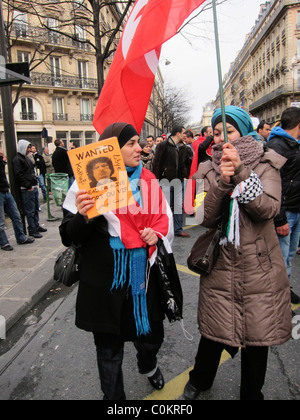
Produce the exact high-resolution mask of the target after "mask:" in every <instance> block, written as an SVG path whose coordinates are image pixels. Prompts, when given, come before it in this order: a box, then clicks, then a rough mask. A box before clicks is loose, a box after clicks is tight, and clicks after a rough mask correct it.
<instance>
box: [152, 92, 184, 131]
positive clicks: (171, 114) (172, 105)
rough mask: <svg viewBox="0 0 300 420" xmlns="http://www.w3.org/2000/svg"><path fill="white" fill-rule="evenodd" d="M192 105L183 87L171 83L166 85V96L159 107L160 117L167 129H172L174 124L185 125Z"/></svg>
mask: <svg viewBox="0 0 300 420" xmlns="http://www.w3.org/2000/svg"><path fill="white" fill-rule="evenodd" d="M189 111H190V107H189V104H188V99H187V96H186V95H185V93H184V91H183V89H178V88H176V87H174V86H171V85H166V86H165V97H164V102H163V104H162V107H161V108H160V109H159V112H160V115H159V118H160V120H161V121H162V125H163V128H164V130H165V131H167V132H169V131H171V129H172V127H173V126H174V125H177V124H178V125H185V124H186V123H187V119H188V113H189Z"/></svg>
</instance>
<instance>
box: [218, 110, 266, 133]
mask: <svg viewBox="0 0 300 420" xmlns="http://www.w3.org/2000/svg"><path fill="white" fill-rule="evenodd" d="M225 114H226V122H228V123H229V124H231V123H232V121H230V119H232V120H234V122H235V126H237V128H238V130H239V132H240V133H241V135H242V137H244V136H252V137H254V138H255V140H258V136H257V132H256V131H255V130H254V127H253V123H252V120H251V118H250V116H249V114H248V113H247V112H246V111H245V110H244V109H242V108H239V107H238V106H234V105H228V106H225ZM220 117H221V119H220ZM227 117H229V118H227ZM220 121H222V110H221V108H219V109H216V111H215V112H214V115H213V117H212V120H211V125H212V127H213V128H214V127H215V125H216V124H217V123H218V122H220Z"/></svg>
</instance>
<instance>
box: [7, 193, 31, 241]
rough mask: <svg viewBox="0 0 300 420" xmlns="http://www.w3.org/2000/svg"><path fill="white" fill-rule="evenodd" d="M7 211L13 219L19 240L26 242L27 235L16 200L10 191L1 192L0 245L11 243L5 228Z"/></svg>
mask: <svg viewBox="0 0 300 420" xmlns="http://www.w3.org/2000/svg"><path fill="white" fill-rule="evenodd" d="M5 213H6V214H7V215H8V216H9V217H10V219H11V221H12V225H13V228H14V232H15V237H16V240H17V242H18V243H19V244H21V243H23V242H25V241H26V239H27V237H26V235H25V234H24V229H23V223H22V220H21V216H20V213H19V210H18V207H17V205H16V202H15V200H14V198H13V196H12V195H11V193H10V192H6V193H3V192H0V246H4V245H7V244H8V243H9V242H8V239H7V236H6V233H5V230H4V225H5Z"/></svg>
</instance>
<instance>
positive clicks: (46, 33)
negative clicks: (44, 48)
mask: <svg viewBox="0 0 300 420" xmlns="http://www.w3.org/2000/svg"><path fill="white" fill-rule="evenodd" d="M11 36H12V37H13V38H14V39H22V40H25V41H30V42H33V43H35V42H38V43H39V44H40V43H42V44H52V45H58V46H61V47H67V48H71V49H77V50H84V51H92V47H91V45H90V44H89V43H88V42H86V41H88V40H82V41H81V42H80V41H79V40H74V38H72V34H70V36H67V35H62V34H59V33H57V32H55V31H54V30H50V29H47V28H39V27H37V26H31V25H27V24H26V23H15V24H14V25H13V28H12V32H11Z"/></svg>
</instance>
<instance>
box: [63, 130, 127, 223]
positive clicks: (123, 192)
mask: <svg viewBox="0 0 300 420" xmlns="http://www.w3.org/2000/svg"><path fill="white" fill-rule="evenodd" d="M68 155H69V159H70V162H71V165H72V168H73V171H74V175H75V179H76V181H77V184H78V187H79V189H80V190H86V191H87V193H88V194H90V195H91V196H92V197H93V198H94V199H95V205H94V207H93V208H91V209H90V210H89V211H88V218H89V219H92V218H94V217H97V216H99V215H101V214H104V213H107V212H109V211H114V210H116V209H119V208H123V207H126V206H127V205H128V203H129V201H130V200H131V198H132V197H133V196H132V192H131V189H130V185H129V179H128V176H127V172H126V169H125V165H124V161H123V158H122V154H121V150H120V146H119V142H118V139H117V138H116V137H113V138H110V139H107V140H102V141H99V142H97V143H91V144H88V145H86V146H83V147H78V148H76V149H71V150H69V151H68Z"/></svg>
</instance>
